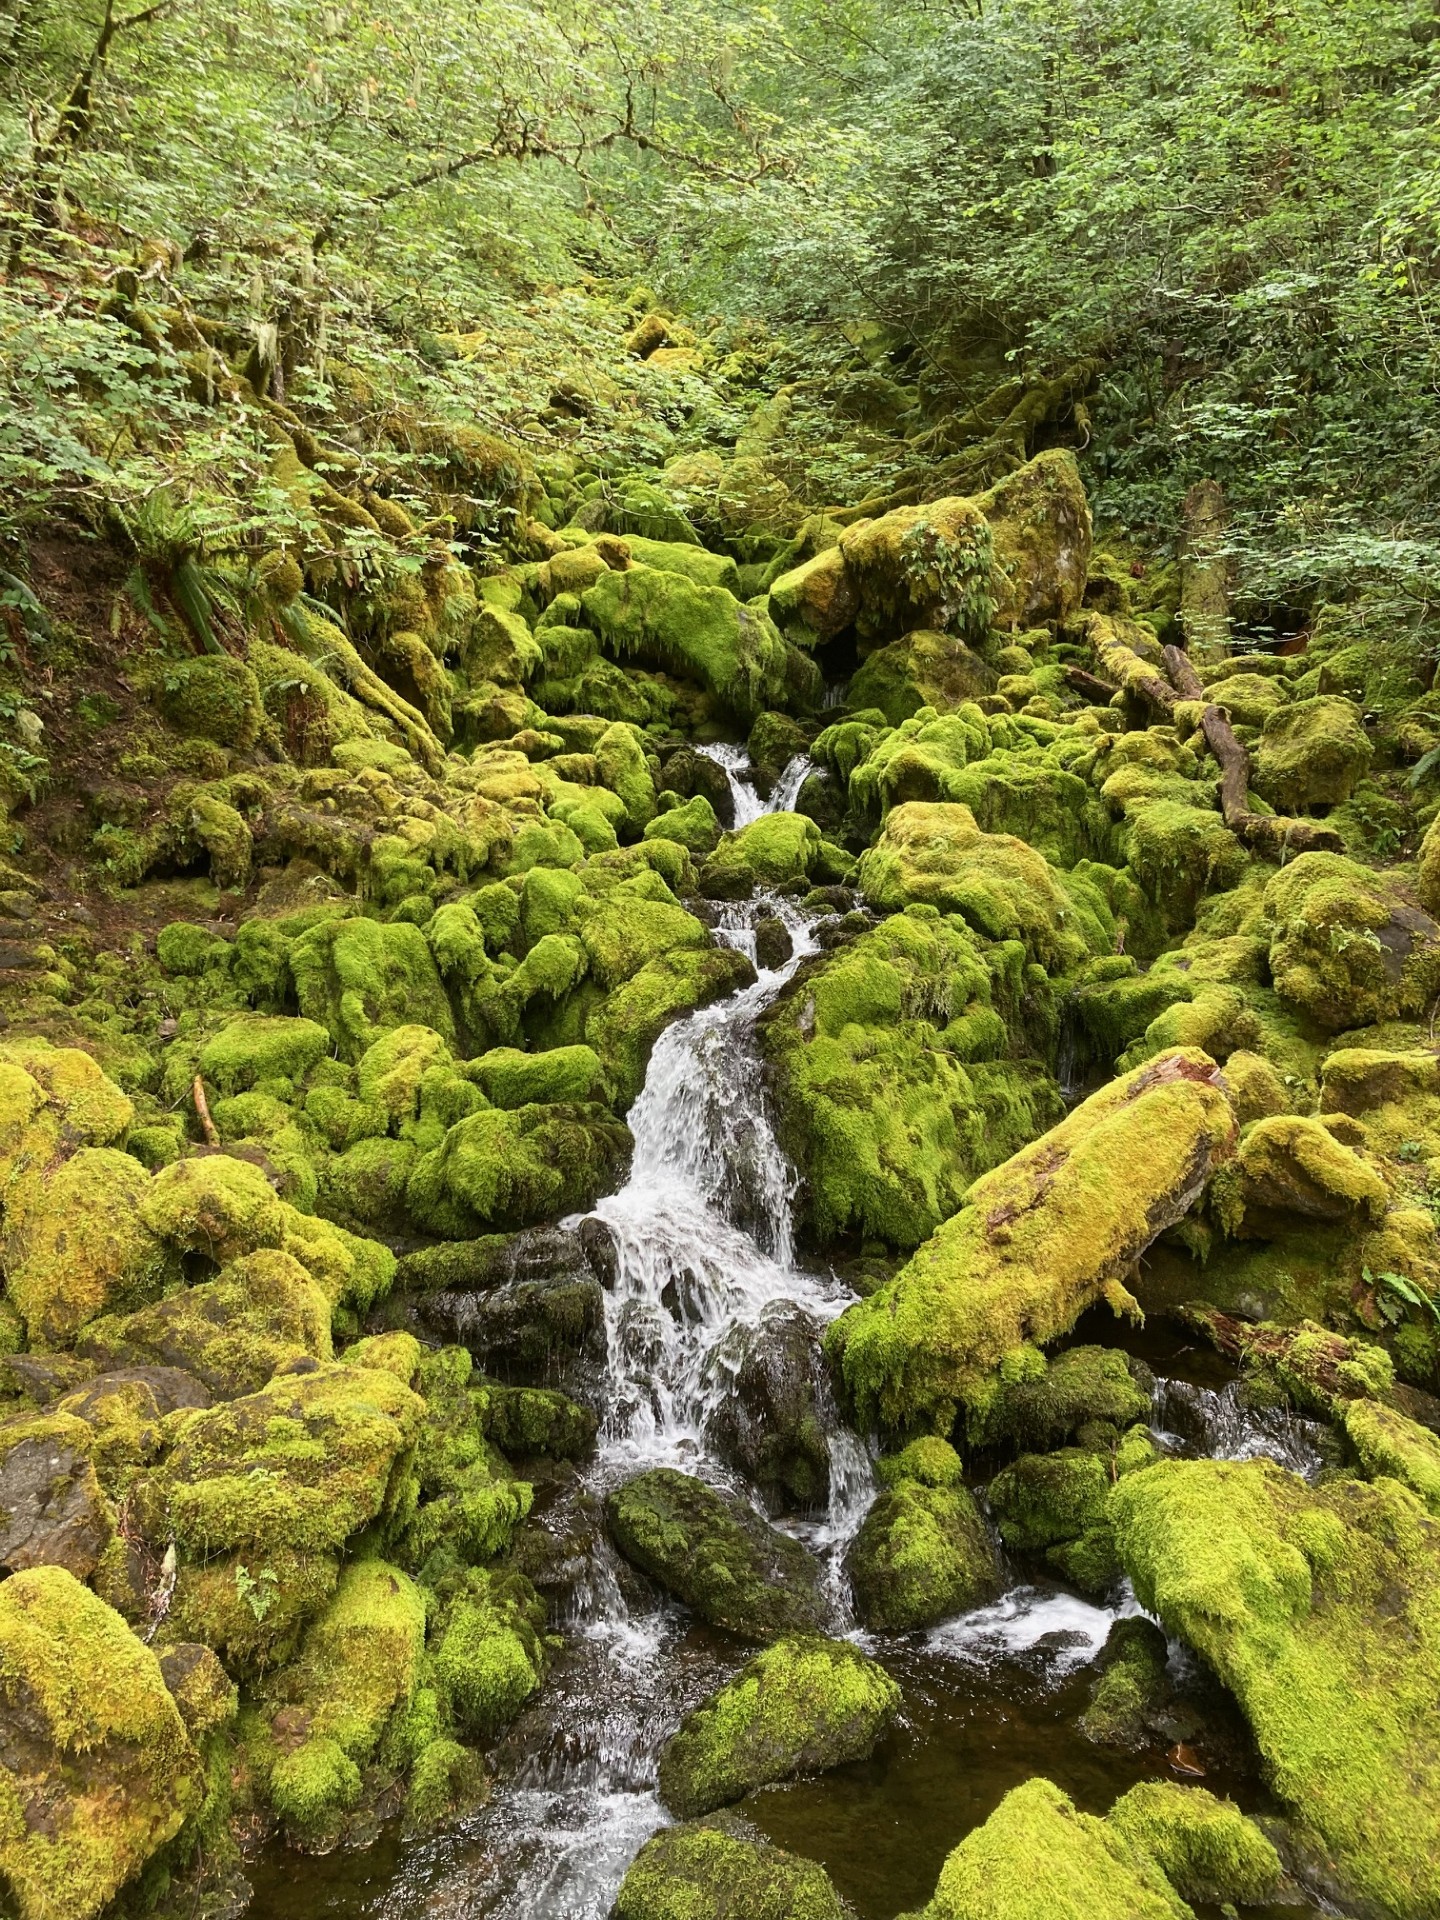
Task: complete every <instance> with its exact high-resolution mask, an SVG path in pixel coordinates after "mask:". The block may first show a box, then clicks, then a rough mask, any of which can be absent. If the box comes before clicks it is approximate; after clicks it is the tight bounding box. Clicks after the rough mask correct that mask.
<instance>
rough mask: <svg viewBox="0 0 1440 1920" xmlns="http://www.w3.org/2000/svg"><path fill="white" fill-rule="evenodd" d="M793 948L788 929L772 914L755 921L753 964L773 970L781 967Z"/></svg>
mask: <svg viewBox="0 0 1440 1920" xmlns="http://www.w3.org/2000/svg"><path fill="white" fill-rule="evenodd" d="M794 950H795V943H794V941H793V940H792V939H791V938H790V929H789V928H788V927H787V926H786V924H785V922H784V921H783V920H781V919H779V918H777V916H776V915H774V914H766V915H765V916H764V918H763V919H760V920H757V921H756V922H755V964H756V965H757V966H759V967H764V968H767V969H769V970H770V971H772V972H773V971H774V970H775V969H777V968H779V967H783V966H784V964H785V962H786V961H787V960H788V959H789V958H790V955H791V954H792V953H793V952H794Z"/></svg>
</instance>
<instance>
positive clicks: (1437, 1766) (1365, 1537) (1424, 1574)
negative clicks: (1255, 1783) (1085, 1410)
mask: <svg viewBox="0 0 1440 1920" xmlns="http://www.w3.org/2000/svg"><path fill="white" fill-rule="evenodd" d="M1110 1517H1111V1521H1112V1524H1113V1526H1114V1529H1115V1540H1116V1544H1117V1547H1118V1550H1119V1553H1120V1557H1121V1560H1122V1562H1123V1564H1124V1566H1125V1570H1126V1572H1127V1573H1128V1574H1129V1575H1130V1577H1131V1579H1132V1580H1133V1581H1134V1583H1135V1592H1136V1596H1137V1598H1138V1599H1139V1601H1140V1603H1141V1605H1142V1606H1143V1607H1145V1608H1146V1609H1147V1610H1148V1611H1151V1612H1153V1613H1155V1614H1157V1615H1158V1616H1159V1618H1160V1620H1161V1621H1162V1623H1163V1624H1164V1626H1165V1628H1166V1629H1167V1631H1169V1632H1171V1633H1175V1634H1178V1635H1180V1636H1181V1638H1183V1639H1184V1640H1185V1641H1186V1642H1187V1643H1188V1644H1189V1645H1190V1646H1191V1647H1192V1648H1193V1649H1194V1650H1195V1652H1197V1653H1198V1654H1199V1655H1200V1656H1201V1658H1202V1659H1203V1660H1204V1661H1205V1662H1206V1663H1207V1664H1208V1666H1209V1667H1210V1668H1212V1669H1213V1671H1214V1672H1215V1673H1216V1674H1217V1675H1218V1677H1219V1678H1220V1679H1221V1680H1222V1681H1223V1682H1224V1684H1225V1685H1226V1686H1227V1687H1229V1688H1230V1690H1231V1691H1232V1692H1233V1693H1234V1695H1235V1697H1236V1699H1237V1700H1238V1701H1239V1704H1240V1707H1241V1710H1242V1711H1243V1713H1244V1714H1245V1716H1246V1718H1247V1719H1248V1720H1249V1722H1250V1726H1251V1729H1252V1731H1253V1733H1254V1735H1255V1741H1256V1744H1257V1745H1258V1747H1259V1749H1260V1752H1261V1755H1262V1757H1263V1759H1264V1761H1265V1766H1266V1773H1267V1777H1268V1778H1269V1781H1270V1784H1271V1785H1272V1787H1273V1788H1274V1789H1275V1791H1276V1792H1277V1793H1278V1794H1279V1795H1280V1796H1281V1797H1282V1798H1283V1799H1285V1800H1286V1801H1288V1802H1290V1803H1291V1804H1292V1806H1293V1807H1294V1808H1295V1810H1296V1822H1297V1833H1298V1835H1299V1838H1300V1839H1301V1841H1302V1843H1303V1844H1305V1845H1306V1847H1307V1850H1308V1852H1309V1853H1310V1855H1311V1856H1312V1857H1313V1860H1314V1861H1315V1863H1316V1864H1317V1865H1318V1867H1319V1868H1320V1870H1321V1871H1322V1872H1323V1873H1324V1874H1325V1875H1326V1877H1327V1879H1330V1878H1332V1877H1333V1878H1335V1879H1337V1880H1338V1886H1339V1892H1340V1894H1341V1895H1342V1897H1343V1898H1344V1899H1345V1900H1346V1901H1349V1902H1359V1903H1360V1904H1361V1905H1363V1907H1364V1910H1365V1911H1367V1912H1376V1913H1384V1914H1386V1915H1387V1916H1393V1920H1432V1917H1433V1915H1434V1914H1435V1913H1436V1912H1437V1911H1440V1738H1437V1733H1436V1718H1435V1711H1434V1708H1435V1699H1436V1696H1437V1692H1440V1527H1437V1525H1436V1523H1435V1522H1434V1521H1433V1520H1432V1519H1431V1518H1430V1517H1429V1515H1428V1514H1427V1513H1426V1511H1425V1509H1424V1507H1423V1506H1422V1505H1421V1503H1420V1501H1419V1500H1418V1499H1417V1498H1416V1497H1415V1495H1414V1494H1412V1493H1411V1492H1410V1491H1409V1490H1408V1489H1407V1488H1405V1487H1402V1486H1401V1485H1399V1483H1398V1482H1396V1481H1394V1480H1391V1479H1381V1480H1379V1481H1377V1482H1376V1483H1375V1484H1374V1485H1366V1484H1364V1483H1363V1482H1360V1481H1356V1480H1348V1479H1333V1480H1330V1481H1327V1482H1326V1483H1325V1484H1324V1485H1322V1486H1317V1487H1309V1486H1307V1485H1306V1484H1305V1482H1304V1481H1303V1480H1301V1479H1300V1478H1298V1476H1296V1475H1295V1474H1291V1473H1287V1472H1285V1471H1284V1470H1283V1469H1282V1468H1279V1467H1277V1466H1275V1465H1274V1464H1273V1463H1271V1462H1270V1461H1267V1460H1248V1461H1244V1462H1234V1461H1220V1460H1184V1461H1181V1460H1167V1461H1162V1462H1161V1463H1160V1464H1159V1465H1158V1466H1154V1467H1151V1468H1150V1469H1148V1470H1147V1471H1146V1472H1144V1473H1136V1474H1131V1475H1128V1476H1127V1477H1126V1478H1125V1479H1123V1480H1122V1481H1121V1482H1120V1483H1119V1485H1118V1486H1117V1487H1116V1488H1115V1491H1114V1493H1113V1494H1112V1496H1111V1501H1110Z"/></svg>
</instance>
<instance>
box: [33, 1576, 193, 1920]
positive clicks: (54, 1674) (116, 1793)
mask: <svg viewBox="0 0 1440 1920" xmlns="http://www.w3.org/2000/svg"><path fill="white" fill-rule="evenodd" d="M0 1717H3V1720H4V1724H5V1732H4V1734H3V1735H0V1878H3V1880H4V1881H5V1883H6V1886H7V1888H8V1890H9V1893H10V1896H11V1897H12V1898H13V1900H14V1901H15V1905H16V1910H17V1912H18V1914H19V1916H20V1920H90V1916H91V1915H93V1914H96V1913H98V1912H99V1911H100V1910H101V1908H102V1907H104V1906H105V1905H106V1904H107V1902H109V1901H110V1899H111V1898H112V1897H113V1896H114V1895H115V1894H116V1893H117V1892H118V1891H119V1890H120V1888H121V1887H123V1886H124V1885H125V1883H126V1882H127V1881H129V1880H131V1879H132V1878H133V1877H134V1876H135V1875H136V1874H137V1873H138V1872H139V1871H140V1869H141V1868H142V1867H143V1866H144V1865H145V1863H146V1862H147V1861H148V1860H149V1859H150V1858H151V1857H152V1856H153V1855H154V1854H155V1853H157V1852H158V1851H159V1850H160V1849H161V1848H162V1847H164V1846H165V1845H166V1844H167V1842H169V1841H171V1840H173V1839H174V1838H175V1836H176V1835H177V1834H178V1833H179V1831H180V1829H181V1828H182V1826H183V1825H184V1824H185V1822H186V1820H187V1819H188V1818H189V1817H190V1816H191V1815H193V1814H196V1813H197V1812H198V1811H199V1809H200V1805H201V1802H202V1800H203V1798H204V1791H205V1789H204V1780H203V1774H202V1769H201V1763H200V1758H199V1755H198V1754H197V1752H196V1750H195V1748H194V1746H193V1745H192V1743H191V1739H190V1736H189V1734H188V1733H187V1732H186V1729H185V1725H184V1722H183V1721H182V1719H181V1717H180V1713H179V1710H178V1708H177V1707H176V1704H175V1701H174V1700H173V1698H172V1697H171V1695H170V1693H169V1690H168V1689H167V1687H166V1685H165V1681H164V1677H163V1675H162V1673H161V1669H160V1663H159V1661H158V1660H157V1659H156V1657H155V1655H154V1654H153V1653H152V1652H151V1651H150V1649H149V1648H148V1647H144V1646H142V1645H141V1644H140V1642H139V1640H137V1639H136V1637H135V1635H134V1634H133V1633H131V1631H130V1629H129V1628H128V1627H127V1626H126V1624H125V1622H124V1621H123V1620H122V1619H121V1618H120V1616H119V1615H118V1614H117V1613H115V1612H113V1611H112V1610H111V1608H109V1607H107V1606H106V1605H105V1603H104V1601H103V1600H99V1599H97V1598H96V1597H95V1595H94V1594H93V1593H88V1592H87V1591H86V1590H85V1588H84V1587H82V1586H81V1585H80V1583H79V1581H78V1580H76V1579H75V1578H74V1576H73V1575H71V1574H69V1573H66V1572H65V1571H64V1570H63V1569H61V1568H59V1567H40V1568H36V1569H35V1570H34V1571H33V1572H29V1573H17V1574H15V1575H14V1576H13V1577H12V1578H10V1579H9V1580H7V1581H5V1582H4V1584H3V1585H0Z"/></svg>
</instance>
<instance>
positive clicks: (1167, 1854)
mask: <svg viewBox="0 0 1440 1920" xmlns="http://www.w3.org/2000/svg"><path fill="white" fill-rule="evenodd" d="M1106 1818H1107V1820H1108V1822H1109V1824H1110V1825H1111V1826H1112V1827H1114V1829H1115V1831H1116V1832H1117V1833H1118V1834H1119V1835H1120V1836H1121V1838H1122V1839H1123V1840H1125V1841H1126V1842H1128V1844H1129V1845H1130V1846H1131V1847H1133V1848H1135V1849H1136V1850H1137V1851H1143V1852H1145V1853H1147V1854H1149V1856H1150V1857H1151V1859H1152V1860H1155V1861H1156V1862H1158V1864H1159V1866H1160V1868H1161V1869H1162V1871H1163V1872H1164V1875H1165V1878H1166V1879H1167V1880H1168V1881H1169V1882H1170V1884H1171V1886H1172V1887H1174V1889H1175V1891H1176V1892H1177V1893H1178V1894H1179V1895H1180V1896H1181V1898H1182V1899H1184V1900H1194V1901H1205V1902H1208V1903H1209V1904H1210V1905H1212V1906H1219V1905H1220V1904H1221V1902H1222V1901H1233V1902H1234V1903H1235V1904H1236V1905H1237V1906H1246V1907H1258V1906H1263V1905H1264V1903H1265V1902H1266V1901H1267V1900H1271V1899H1273V1898H1274V1897H1275V1895H1276V1894H1277V1893H1278V1892H1279V1891H1280V1885H1281V1882H1282V1880H1283V1879H1284V1870H1283V1869H1282V1867H1281V1865H1280V1856H1279V1855H1278V1854H1277V1853H1276V1851H1275V1849H1274V1847H1273V1846H1272V1845H1271V1843H1270V1842H1269V1840H1267V1839H1266V1837H1265V1835H1264V1834H1263V1833H1262V1832H1261V1831H1260V1829H1259V1827H1257V1826H1256V1824H1255V1822H1254V1821H1253V1820H1247V1819H1246V1817H1245V1815H1244V1814H1243V1813H1241V1811H1240V1809H1239V1808H1238V1807H1237V1806H1235V1805H1234V1803H1233V1802H1232V1801H1229V1800H1218V1799H1217V1798H1216V1797H1215V1795H1214V1794H1213V1793H1207V1792H1206V1790H1205V1789H1204V1787H1182V1786H1179V1785H1177V1783H1176V1782H1175V1781H1173V1780H1142V1781H1141V1782H1140V1784H1139V1786H1136V1787H1132V1788H1131V1789H1130V1791H1129V1792H1128V1793H1126V1794H1122V1795H1121V1797H1120V1798H1119V1799H1118V1800H1117V1801H1116V1802H1115V1804H1114V1806H1113V1807H1112V1808H1111V1809H1110V1812H1109V1813H1108V1815H1107V1816H1106Z"/></svg>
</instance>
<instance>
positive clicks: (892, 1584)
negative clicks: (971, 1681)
mask: <svg viewBox="0 0 1440 1920" xmlns="http://www.w3.org/2000/svg"><path fill="white" fill-rule="evenodd" d="M845 1571H846V1573H847V1574H848V1575H849V1578H850V1585H851V1587H852V1589H853V1590H854V1594H855V1608H856V1612H857V1613H858V1614H859V1616H860V1619H861V1621H862V1622H863V1623H864V1624H865V1626H867V1627H869V1628H872V1629H874V1630H876V1631H879V1632H902V1633H903V1632H908V1631H910V1630H912V1629H914V1628H917V1627H929V1626H933V1625H934V1624H935V1623H936V1621H938V1620H943V1619H945V1618H946V1617H947V1616H948V1615H950V1614H953V1613H965V1612H968V1611H969V1610H970V1609H971V1608H972V1607H978V1606H982V1605H983V1604H984V1603H985V1602H986V1601H988V1600H993V1599H994V1598H995V1596H996V1595H997V1594H998V1592H999V1591H1000V1570H999V1562H998V1560H997V1558H996V1554H995V1548H994V1545H993V1543H992V1541H991V1539H990V1536H989V1534H988V1533H987V1532H986V1530H985V1523H984V1521H983V1520H982V1519H981V1518H980V1513H979V1509H978V1508H977V1507H976V1505H975V1501H974V1499H973V1498H972V1496H971V1495H970V1494H969V1492H968V1491H967V1490H966V1489H965V1488H964V1487H961V1486H953V1485H952V1486H939V1487H935V1486H926V1485H924V1484H923V1483H921V1482H920V1481H918V1480H912V1479H903V1480H901V1481H899V1483H898V1484H897V1485H895V1486H892V1487H889V1488H887V1489H886V1490H885V1491H884V1492H883V1493H880V1494H877V1496H876V1498H875V1500H874V1501H873V1502H872V1504H871V1507H870V1510H869V1512H868V1513H867V1514H866V1515H865V1518H864V1520H863V1521H862V1522H861V1523H860V1529H859V1531H858V1532H857V1533H856V1535H855V1538H854V1539H853V1540H852V1541H851V1543H850V1546H849V1548H848V1550H847V1551H846V1555H845Z"/></svg>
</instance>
